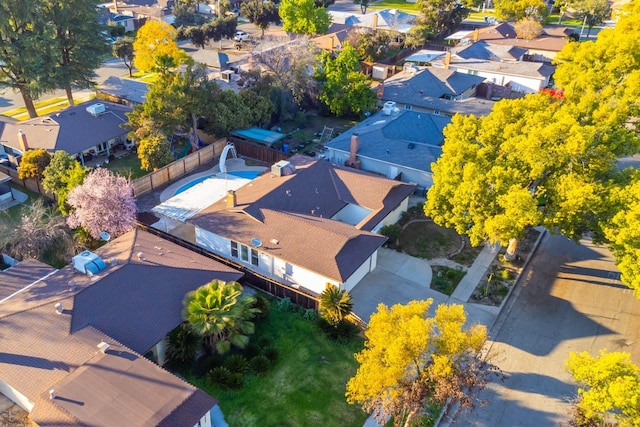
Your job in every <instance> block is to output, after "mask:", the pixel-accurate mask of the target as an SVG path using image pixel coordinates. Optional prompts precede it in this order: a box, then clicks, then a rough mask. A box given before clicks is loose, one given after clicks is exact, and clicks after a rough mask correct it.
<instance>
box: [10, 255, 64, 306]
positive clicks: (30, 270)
mask: <svg viewBox="0 0 640 427" xmlns="http://www.w3.org/2000/svg"><path fill="white" fill-rule="evenodd" d="M55 271H56V269H55V268H53V267H51V266H50V265H47V264H45V263H43V262H40V261H38V260H35V259H26V260H24V261H22V262H19V263H18V264H16V265H14V266H13V267H11V268H9V269H7V270H4V272H3V271H0V304H1V303H2V300H4V299H5V298H7V297H9V296H11V295H13V294H14V293H15V292H17V291H19V290H21V289H22V288H24V287H25V286H26V285H30V284H32V283H35V282H37V281H38V280H40V279H41V278H43V277H45V276H46V275H48V274H50V273H53V272H55Z"/></svg>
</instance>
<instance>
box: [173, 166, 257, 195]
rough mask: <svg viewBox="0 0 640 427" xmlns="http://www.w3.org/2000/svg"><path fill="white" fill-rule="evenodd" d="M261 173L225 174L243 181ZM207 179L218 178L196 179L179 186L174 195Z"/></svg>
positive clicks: (207, 176)
mask: <svg viewBox="0 0 640 427" xmlns="http://www.w3.org/2000/svg"><path fill="white" fill-rule="evenodd" d="M261 173H262V172H258V171H235V172H227V174H228V175H233V176H237V177H238V178H245V179H256V177H257V176H258V175H260V174H261ZM209 178H218V177H217V176H216V175H213V174H211V175H206V176H201V177H200V178H196V179H194V180H193V181H190V182H188V183H186V184H185V185H183V186H181V187H180V188H178V189H177V190H176V192H175V193H174V196H175V195H178V194H180V193H182V192H184V191H187V190H188V189H190V188H191V187H193V186H195V185H198V184H200V183H201V182H203V181H206V180H207V179H209Z"/></svg>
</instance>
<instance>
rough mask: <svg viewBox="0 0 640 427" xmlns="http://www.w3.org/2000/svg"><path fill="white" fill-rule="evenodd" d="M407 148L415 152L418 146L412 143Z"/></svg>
mask: <svg viewBox="0 0 640 427" xmlns="http://www.w3.org/2000/svg"><path fill="white" fill-rule="evenodd" d="M407 148H408V149H409V150H413V149H414V148H416V144H414V143H413V142H410V143H409V145H407Z"/></svg>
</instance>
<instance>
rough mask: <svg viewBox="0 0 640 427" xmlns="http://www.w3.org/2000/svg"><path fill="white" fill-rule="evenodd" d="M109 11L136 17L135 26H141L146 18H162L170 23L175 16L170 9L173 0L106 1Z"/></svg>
mask: <svg viewBox="0 0 640 427" xmlns="http://www.w3.org/2000/svg"><path fill="white" fill-rule="evenodd" d="M107 6H108V7H109V9H110V10H111V12H113V13H116V14H122V15H129V16H132V17H134V18H135V19H136V24H135V25H136V28H139V27H140V26H142V25H143V24H144V23H145V22H146V19H155V20H162V21H165V22H167V23H169V24H172V23H173V21H174V19H175V17H174V16H173V13H172V10H173V7H174V6H175V0H115V1H113V2H109V3H107Z"/></svg>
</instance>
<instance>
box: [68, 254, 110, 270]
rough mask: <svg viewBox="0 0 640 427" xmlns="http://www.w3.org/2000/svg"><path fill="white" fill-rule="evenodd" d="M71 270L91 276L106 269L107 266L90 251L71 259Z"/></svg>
mask: <svg viewBox="0 0 640 427" xmlns="http://www.w3.org/2000/svg"><path fill="white" fill-rule="evenodd" d="M71 260H72V262H73V268H75V269H76V270H78V271H79V272H80V273H83V274H87V275H93V274H97V273H99V272H101V271H102V270H104V269H105V268H107V264H105V262H104V261H103V260H102V258H100V257H99V256H98V255H96V254H94V253H93V252H90V251H84V252H81V253H79V254H78V255H76V256H74V257H73V258H71Z"/></svg>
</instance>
